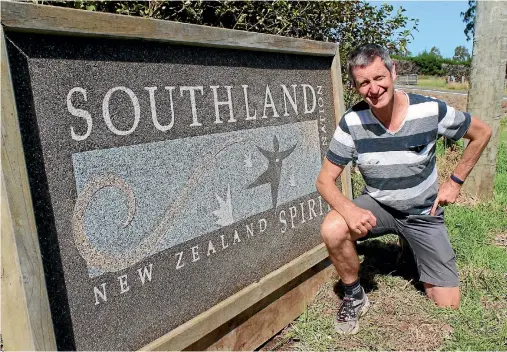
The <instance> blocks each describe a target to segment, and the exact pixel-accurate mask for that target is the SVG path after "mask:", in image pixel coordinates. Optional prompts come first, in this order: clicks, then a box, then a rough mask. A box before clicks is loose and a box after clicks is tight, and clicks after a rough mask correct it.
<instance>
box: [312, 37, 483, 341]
mask: <svg viewBox="0 0 507 352" xmlns="http://www.w3.org/2000/svg"><path fill="white" fill-rule="evenodd" d="M347 65H348V70H349V77H350V78H351V80H352V83H353V84H354V86H355V89H356V90H357V92H358V93H359V94H360V95H361V96H362V98H363V101H362V102H360V103H358V104H356V105H355V106H354V107H352V108H351V109H350V110H348V111H347V112H346V113H345V114H344V115H343V117H342V118H341V120H340V122H339V124H338V126H337V128H336V131H335V133H334V136H333V140H332V142H331V144H330V146H329V151H328V152H327V158H326V159H325V160H324V163H323V165H322V169H321V171H320V174H319V176H318V179H317V190H318V191H319V193H320V194H321V195H322V197H323V198H324V199H325V200H326V202H328V203H329V204H330V205H331V207H332V210H331V211H330V212H329V214H328V215H327V217H326V218H325V220H324V222H323V224H322V228H321V234H322V238H323V240H324V243H325V244H326V246H327V249H328V252H329V256H330V258H331V260H332V262H333V264H334V266H335V268H336V270H337V272H338V274H339V276H340V278H341V284H342V285H343V289H344V298H343V301H342V302H341V304H340V307H339V308H338V313H337V315H336V321H335V327H336V330H337V331H338V332H339V333H344V334H353V333H356V332H357V331H358V330H359V324H358V319H359V317H360V316H361V315H363V314H365V313H366V311H367V310H368V307H369V302H368V297H367V296H366V294H365V292H364V290H363V288H362V287H361V285H360V283H359V278H358V272H359V260H358V257H357V252H356V248H355V241H356V240H364V239H367V238H369V237H377V236H380V235H384V234H389V233H394V234H397V235H399V236H401V237H402V238H403V239H405V240H406V241H407V242H408V243H409V245H410V247H411V249H412V251H413V253H414V256H415V259H416V263H417V269H418V273H419V280H420V281H422V282H423V283H424V287H425V290H426V294H427V295H428V297H429V298H431V299H432V300H433V301H434V302H435V303H436V304H437V305H438V306H439V307H452V308H456V309H457V308H458V307H459V304H460V292H459V279H458V272H457V269H456V261H455V254H454V251H453V249H452V248H451V245H450V242H449V236H448V234H447V230H446V228H445V224H444V210H443V208H442V207H441V205H445V204H448V203H454V202H455V201H456V199H457V198H458V195H459V193H460V189H461V186H462V184H463V182H464V180H465V179H466V177H467V176H468V174H469V173H470V171H471V170H472V168H473V167H474V165H475V164H476V162H477V160H478V159H479V157H480V155H481V153H482V151H483V150H484V148H485V146H486V144H487V143H488V141H489V139H490V137H491V129H490V128H489V127H488V126H487V125H486V124H485V123H483V122H482V121H480V120H479V119H478V118H476V117H472V116H470V114H468V113H466V112H460V111H457V110H455V109H454V108H452V107H450V106H447V105H446V104H445V103H444V102H442V101H440V100H436V99H433V98H429V97H425V96H421V95H416V94H409V93H405V92H403V91H401V90H395V89H394V80H395V79H396V70H395V66H394V64H393V62H392V61H391V58H390V57H389V54H388V52H387V50H385V49H384V48H382V47H380V46H378V45H374V44H367V45H363V46H361V47H358V48H356V49H355V50H354V51H353V52H351V53H350V55H349V57H348V62H347ZM440 136H446V137H447V138H450V139H453V140H455V141H456V140H459V139H460V138H463V137H464V138H467V139H469V140H470V143H469V144H468V146H467V148H466V149H465V151H464V153H463V156H462V159H461V161H460V162H459V164H458V165H457V167H456V169H455V170H454V172H453V174H452V176H451V177H450V179H448V180H446V181H445V182H444V183H443V184H442V185H440V187H439V185H438V177H437V169H436V156H435V151H436V142H437V139H438V138H439V137H440ZM352 160H354V161H355V162H356V163H357V165H358V167H359V171H360V172H361V174H362V176H363V178H364V181H365V183H366V187H365V189H364V191H363V194H362V195H361V196H359V197H358V198H356V199H354V200H353V201H350V200H348V199H347V198H346V197H344V196H343V195H342V193H341V192H340V190H339V189H338V188H337V187H336V180H337V178H338V177H339V176H340V174H341V173H342V172H343V169H344V167H345V166H346V165H347V164H348V163H349V162H350V161H352Z"/></svg>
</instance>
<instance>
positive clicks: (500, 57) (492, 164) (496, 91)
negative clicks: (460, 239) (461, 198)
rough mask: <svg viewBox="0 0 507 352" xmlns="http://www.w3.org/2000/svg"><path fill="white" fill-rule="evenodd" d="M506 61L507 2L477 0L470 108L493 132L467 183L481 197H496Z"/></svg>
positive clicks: (486, 198)
mask: <svg viewBox="0 0 507 352" xmlns="http://www.w3.org/2000/svg"><path fill="white" fill-rule="evenodd" d="M506 65H507V2H503V1H477V10H476V18H475V35H474V47H473V56H472V67H471V74H470V90H469V92H468V107H467V110H468V111H469V112H470V113H471V114H472V115H474V116H478V117H479V118H480V119H481V120H483V121H484V122H486V123H487V124H488V125H489V126H490V127H491V129H492V130H493V135H492V137H491V140H490V142H489V144H488V146H487V147H486V149H485V150H484V152H483V154H482V156H481V158H480V159H479V161H478V162H477V165H476V166H475V168H474V169H473V170H472V173H471V174H470V175H469V176H468V178H467V182H466V183H465V186H464V187H465V190H467V191H468V192H470V193H471V194H472V195H476V196H477V197H478V198H479V199H481V200H489V199H492V197H493V185H494V177H495V169H496V159H497V149H498V134H499V130H500V118H501V117H502V109H501V104H502V98H503V87H504V81H505V66H506Z"/></svg>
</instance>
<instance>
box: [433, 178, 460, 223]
mask: <svg viewBox="0 0 507 352" xmlns="http://www.w3.org/2000/svg"><path fill="white" fill-rule="evenodd" d="M460 191H461V185H458V184H457V183H456V182H454V181H452V180H447V181H446V182H444V183H443V184H442V185H441V186H440V188H439V189H438V194H437V199H436V200H435V203H433V208H431V212H430V215H431V216H435V213H436V211H437V207H438V205H439V204H440V205H447V204H449V203H451V204H453V203H455V202H456V200H457V199H458V196H459V192H460Z"/></svg>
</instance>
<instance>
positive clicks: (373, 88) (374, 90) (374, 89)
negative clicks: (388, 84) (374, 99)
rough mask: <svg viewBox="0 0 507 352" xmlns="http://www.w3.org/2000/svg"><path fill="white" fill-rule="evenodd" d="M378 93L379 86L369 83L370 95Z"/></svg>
mask: <svg viewBox="0 0 507 352" xmlns="http://www.w3.org/2000/svg"><path fill="white" fill-rule="evenodd" d="M378 93H379V86H378V85H377V84H376V83H375V82H371V86H370V94H372V95H377V94H378Z"/></svg>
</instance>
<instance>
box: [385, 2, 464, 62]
mask: <svg viewBox="0 0 507 352" xmlns="http://www.w3.org/2000/svg"><path fill="white" fill-rule="evenodd" d="M382 2H389V3H391V4H392V5H393V6H394V7H395V10H396V9H397V8H399V7H400V6H403V8H405V9H406V10H407V11H406V12H405V13H404V14H405V15H406V16H407V17H409V18H418V19H419V26H418V30H419V31H418V32H416V31H414V32H413V33H412V34H413V36H414V39H412V43H410V44H409V45H408V50H410V52H411V53H412V55H417V54H419V53H420V52H421V51H423V50H424V49H427V50H428V51H430V49H431V47H433V46H436V47H437V48H438V49H440V53H441V54H442V56H443V57H446V58H452V56H453V55H454V49H455V48H456V47H457V46H459V45H464V46H465V47H466V48H467V49H468V52H469V53H470V54H472V46H473V43H472V40H470V41H467V40H466V36H465V33H464V32H463V30H464V29H465V24H464V23H463V20H462V18H461V16H460V13H461V12H465V11H466V10H467V9H468V1H378V2H377V5H380V4H381V3H382Z"/></svg>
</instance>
